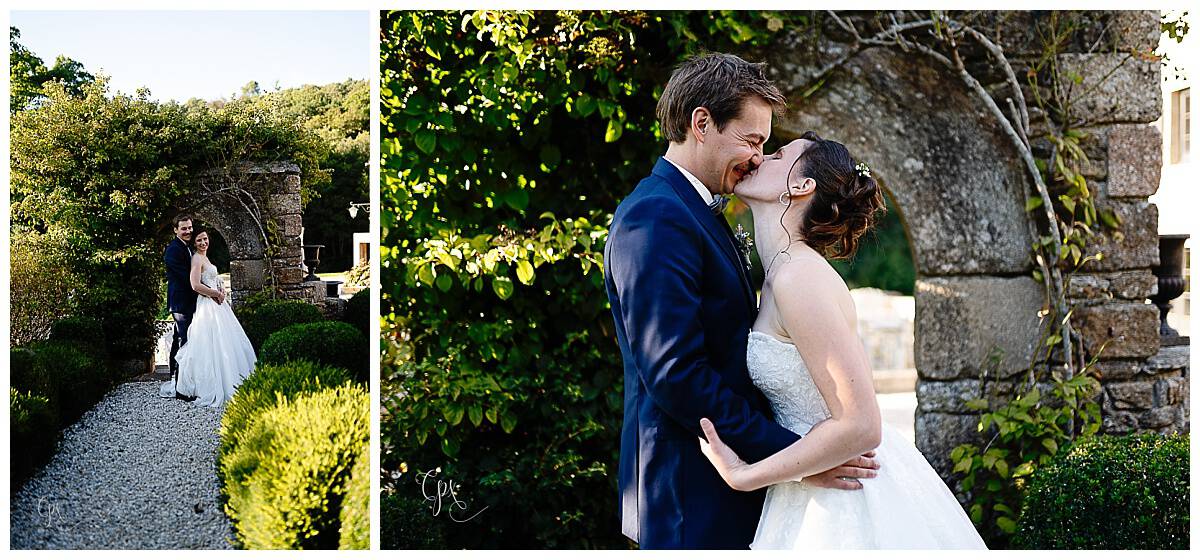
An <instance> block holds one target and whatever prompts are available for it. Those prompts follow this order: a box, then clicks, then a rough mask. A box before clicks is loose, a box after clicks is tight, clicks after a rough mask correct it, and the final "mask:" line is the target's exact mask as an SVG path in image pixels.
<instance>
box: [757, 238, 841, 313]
mask: <svg viewBox="0 0 1200 560" xmlns="http://www.w3.org/2000/svg"><path fill="white" fill-rule="evenodd" d="M770 283H771V295H772V298H773V299H774V300H775V303H776V304H777V305H778V306H779V307H780V310H781V311H782V312H783V313H787V314H796V316H830V315H832V316H840V317H846V316H853V315H854V314H855V310H854V300H853V299H852V298H851V297H850V289H849V288H848V287H847V286H846V281H845V280H843V279H842V277H841V275H839V274H838V272H837V270H836V269H834V268H833V266H832V265H830V264H829V262H828V261H826V260H825V259H824V258H822V257H821V256H820V255H817V254H816V253H812V254H803V255H799V256H796V257H793V258H791V259H788V261H786V262H784V263H782V264H780V265H779V270H777V271H772V273H771V280H770Z"/></svg>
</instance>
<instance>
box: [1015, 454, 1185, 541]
mask: <svg viewBox="0 0 1200 560" xmlns="http://www.w3.org/2000/svg"><path fill="white" fill-rule="evenodd" d="M1188 448H1189V444H1188V435H1187V434H1182V435H1173V436H1165V437H1164V436H1161V435H1158V434H1142V435H1136V436H1125V437H1113V436H1100V437H1096V438H1090V439H1086V440H1083V441H1081V442H1079V443H1078V444H1076V445H1075V446H1074V447H1072V448H1071V449H1070V450H1069V451H1067V452H1066V453H1065V454H1064V455H1062V456H1060V457H1058V458H1056V459H1055V461H1054V462H1053V463H1051V464H1049V465H1047V466H1045V467H1042V468H1040V469H1038V470H1037V472H1035V473H1034V475H1033V477H1032V480H1031V481H1030V484H1029V488H1028V490H1027V492H1026V497H1025V501H1024V504H1023V507H1022V511H1021V518H1020V520H1019V525H1018V529H1017V534H1016V536H1015V537H1014V539H1013V544H1014V545H1015V546H1017V547H1019V548H1028V549H1186V548H1188V542H1189V522H1190V517H1189V515H1188V512H1189V493H1190V490H1191V485H1190V484H1189V478H1188V477H1189V470H1188V469H1189V464H1188V457H1189V450H1188Z"/></svg>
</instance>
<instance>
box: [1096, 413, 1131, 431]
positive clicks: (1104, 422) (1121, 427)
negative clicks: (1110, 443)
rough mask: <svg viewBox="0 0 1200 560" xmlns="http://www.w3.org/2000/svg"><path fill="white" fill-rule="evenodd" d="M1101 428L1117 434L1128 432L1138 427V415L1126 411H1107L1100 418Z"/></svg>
mask: <svg viewBox="0 0 1200 560" xmlns="http://www.w3.org/2000/svg"><path fill="white" fill-rule="evenodd" d="M1100 425H1101V430H1103V431H1104V433H1106V434H1111V435H1115V436H1119V435H1123V434H1128V433H1130V432H1132V431H1134V430H1136V429H1137V427H1138V418H1137V415H1136V414H1134V413H1132V412H1126V411H1123V410H1121V411H1112V412H1108V411H1105V412H1104V413H1103V415H1102V417H1101V418H1100Z"/></svg>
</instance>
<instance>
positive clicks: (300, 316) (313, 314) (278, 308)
mask: <svg viewBox="0 0 1200 560" xmlns="http://www.w3.org/2000/svg"><path fill="white" fill-rule="evenodd" d="M260 301H262V300H261V299H260V300H256V301H254V302H249V303H247V304H246V305H245V306H243V307H242V308H240V309H239V310H238V321H239V322H241V324H242V329H243V330H245V331H246V338H249V339H250V344H251V345H253V346H254V351H255V352H262V346H263V343H265V342H266V341H267V337H269V336H271V335H272V334H274V333H275V332H277V331H279V330H281V329H283V328H284V327H288V326H291V325H299V324H302V323H316V322H319V321H324V320H325V317H324V316H322V315H321V310H320V309H317V306H315V305H313V304H311V303H307V302H303V301H296V300H278V301H266V302H265V303H260Z"/></svg>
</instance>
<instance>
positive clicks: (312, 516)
mask: <svg viewBox="0 0 1200 560" xmlns="http://www.w3.org/2000/svg"><path fill="white" fill-rule="evenodd" d="M369 415H370V397H369V395H368V394H367V392H366V391H365V390H364V389H363V388H362V387H361V386H359V385H353V384H351V385H342V386H338V387H335V388H328V389H322V390H320V391H317V392H314V393H302V394H299V395H297V396H296V397H295V398H292V399H288V398H280V399H279V401H278V403H277V404H275V405H274V406H271V407H269V408H266V409H264V410H262V411H261V413H260V414H259V415H258V416H257V418H255V419H254V421H253V422H252V423H251V424H250V427H249V429H248V430H247V432H246V434H245V437H244V438H243V439H242V440H241V441H240V442H239V443H238V445H237V446H236V447H234V448H233V449H232V450H231V451H230V452H229V453H227V454H225V455H222V456H221V458H220V464H219V468H220V469H221V470H222V471H223V472H222V480H223V481H224V484H225V486H224V490H225V492H226V494H227V495H228V501H227V502H226V504H225V512H226V514H228V515H229V518H230V520H231V522H232V524H233V527H234V530H235V531H236V532H237V535H238V539H239V540H240V542H241V544H242V546H244V547H245V548H249V549H335V548H338V546H339V544H340V542H341V539H342V535H341V514H342V508H343V504H344V503H345V499H346V496H347V492H348V490H349V488H350V486H351V478H352V477H351V473H352V472H353V469H354V464H355V462H356V460H361V459H364V458H366V457H368V453H367V449H368V448H369V441H370V422H369V419H368V417H369ZM358 505H361V504H358ZM355 507H356V506H355ZM360 536H361V535H360ZM355 538H358V537H355Z"/></svg>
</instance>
